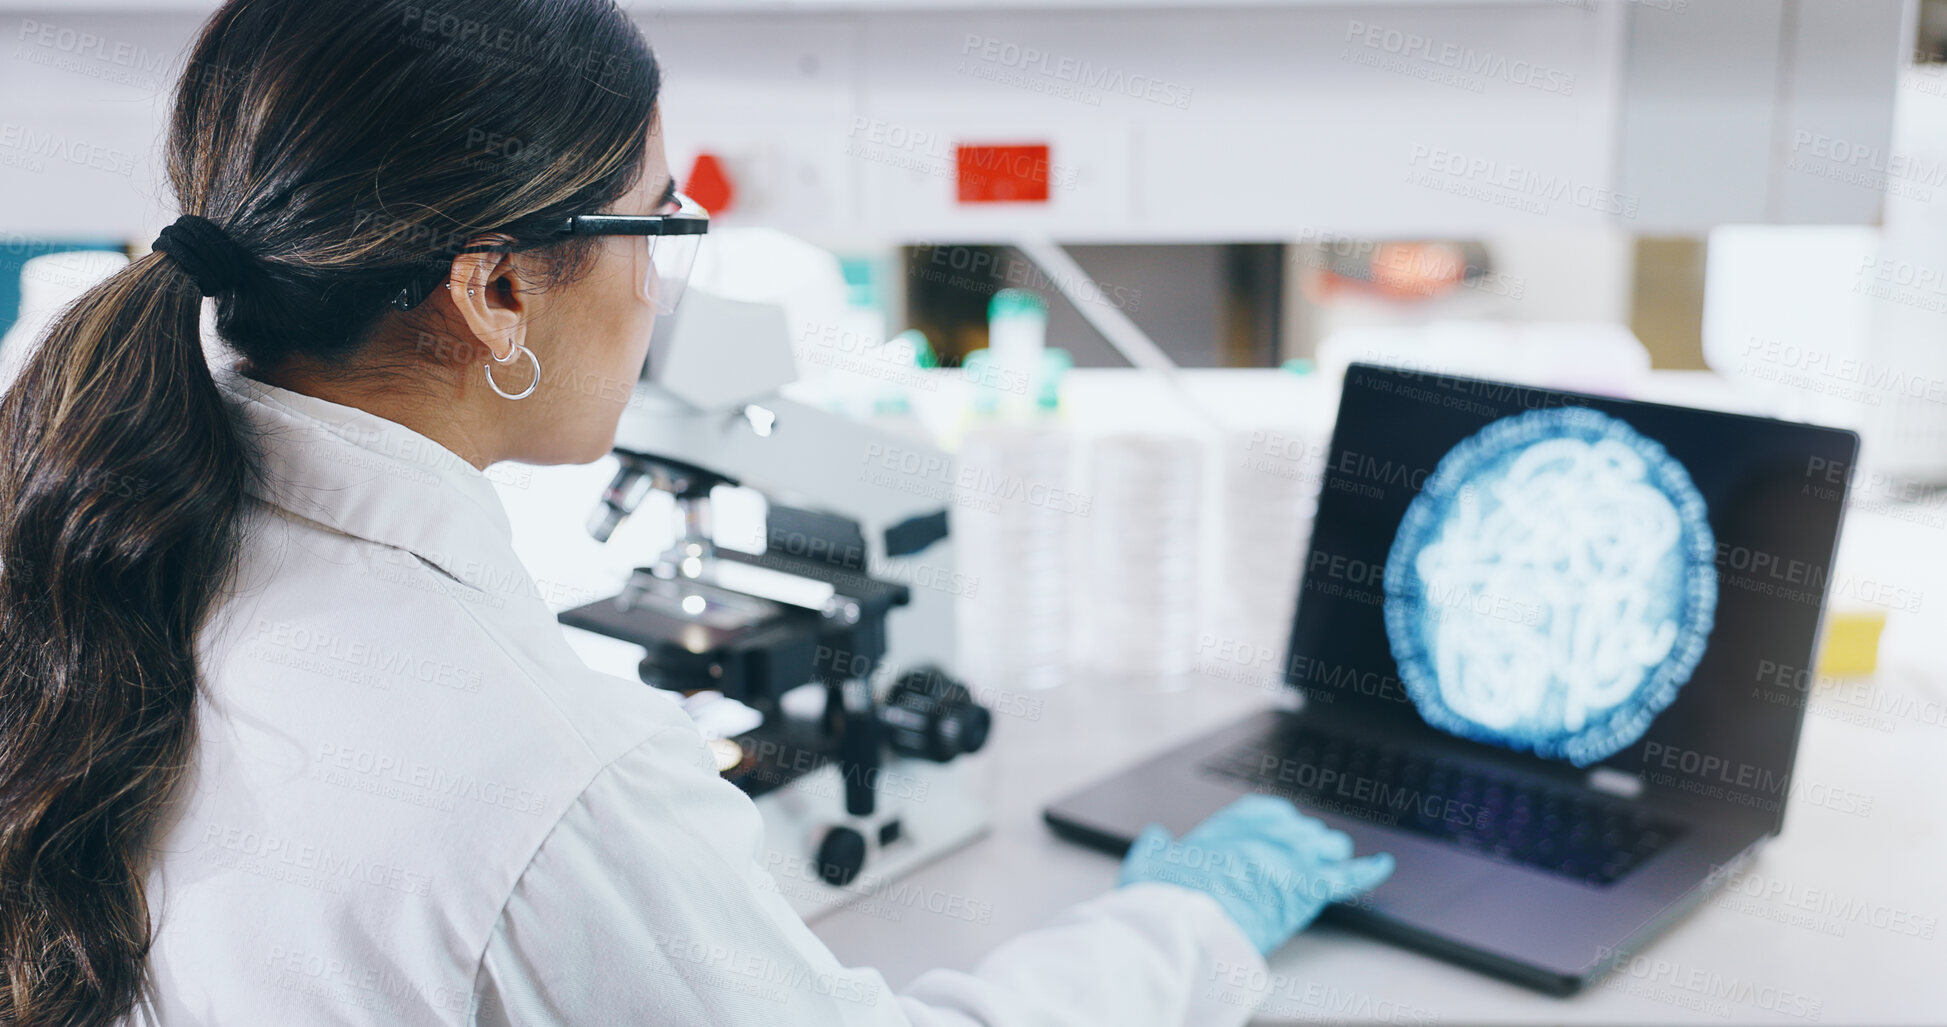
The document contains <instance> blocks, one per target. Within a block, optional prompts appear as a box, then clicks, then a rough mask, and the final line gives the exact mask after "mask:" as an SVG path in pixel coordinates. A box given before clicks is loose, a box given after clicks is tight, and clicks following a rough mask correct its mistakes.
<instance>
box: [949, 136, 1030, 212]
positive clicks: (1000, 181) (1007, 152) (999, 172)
mask: <svg viewBox="0 0 1947 1027" xmlns="http://www.w3.org/2000/svg"><path fill="white" fill-rule="evenodd" d="M957 163H958V165H959V171H960V202H961V203H1047V202H1048V176H1049V174H1050V169H1049V166H1048V144H1046V143H1039V144H1036V145H1033V146H966V145H962V146H960V147H959V160H958V162H957Z"/></svg>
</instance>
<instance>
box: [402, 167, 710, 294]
mask: <svg viewBox="0 0 1947 1027" xmlns="http://www.w3.org/2000/svg"><path fill="white" fill-rule="evenodd" d="M673 198H674V199H675V201H676V204H677V210H676V212H675V213H673V214H643V215H636V214H581V215H577V216H575V217H571V218H569V219H568V220H566V221H564V222H562V223H561V227H560V228H558V229H556V231H557V232H558V233H559V234H561V235H583V236H593V235H633V236H640V237H641V238H642V249H641V250H640V251H639V256H638V263H639V265H640V267H641V273H640V274H639V275H638V276H637V281H636V295H637V296H638V297H640V298H641V300H642V301H643V302H644V303H648V304H651V305H652V306H654V307H655V308H656V312H657V313H659V314H673V313H675V312H676V304H677V303H678V302H680V301H681V300H682V298H683V292H684V290H685V289H687V288H688V287H689V281H690V269H691V268H692V267H693V266H695V264H696V248H697V244H698V243H700V242H702V240H703V236H704V235H705V234H707V233H708V232H709V231H710V213H709V211H706V210H704V209H703V207H702V205H701V204H699V203H697V202H696V201H695V200H692V199H690V198H689V197H687V196H685V195H683V194H682V193H675V194H673ZM460 252H462V253H492V252H506V251H502V250H498V249H496V248H494V247H485V246H483V247H479V248H477V249H466V250H462V251H460ZM439 278H440V280H444V274H441V275H440V276H439ZM437 285H438V282H436V281H433V280H431V277H430V276H429V277H428V278H427V279H424V280H415V281H412V282H408V283H407V284H406V287H405V288H403V289H401V290H399V294H398V296H396V297H395V298H394V299H393V300H392V305H393V306H395V307H397V308H399V309H400V310H411V309H412V308H414V307H416V306H418V305H419V304H420V303H421V302H423V301H424V300H425V298H426V297H427V296H428V295H430V294H431V292H432V290H433V289H434V288H436V287H437Z"/></svg>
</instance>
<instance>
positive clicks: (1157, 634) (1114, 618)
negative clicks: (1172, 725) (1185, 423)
mask: <svg viewBox="0 0 1947 1027" xmlns="http://www.w3.org/2000/svg"><path fill="white" fill-rule="evenodd" d="M1204 448H1205V447H1204V444H1203V443H1202V442H1200V441H1197V440H1195V439H1192V438H1188V437H1185V436H1180V435H1160V434H1122V435H1108V436H1104V437H1102V438H1100V439H1098V440H1097V441H1096V443H1095V445H1094V447H1093V449H1092V451H1091V455H1092V464H1093V472H1092V474H1091V476H1090V483H1091V491H1092V496H1091V500H1092V502H1091V513H1090V516H1089V517H1088V526H1087V539H1088V540H1087V545H1086V552H1087V566H1088V573H1089V578H1088V589H1087V592H1086V596H1085V599H1084V602H1083V618H1084V621H1085V624H1086V634H1085V637H1084V640H1083V641H1084V647H1085V650H1086V652H1087V654H1088V663H1089V666H1090V667H1091V668H1093V669H1094V670H1096V671H1098V672H1100V673H1102V674H1105V675H1108V676H1110V677H1119V678H1126V679H1129V682H1130V683H1131V684H1132V685H1134V686H1135V687H1138V688H1150V689H1158V690H1167V689H1172V688H1180V687H1187V685H1188V680H1187V675H1188V673H1189V672H1190V670H1191V669H1192V668H1193V665H1194V663H1195V659H1196V640H1197V629H1198V622H1199V615H1200V612H1201V609H1200V608H1201V602H1200V600H1201V589H1200V588H1199V584H1200V573H1199V568H1200V563H1199V560H1198V555H1199V550H1200V549H1201V547H1202V543H1203V539H1202V536H1201V534H1200V528H1201V526H1202V512H1203V501H1204V494H1205V493H1204V484H1203V472H1204Z"/></svg>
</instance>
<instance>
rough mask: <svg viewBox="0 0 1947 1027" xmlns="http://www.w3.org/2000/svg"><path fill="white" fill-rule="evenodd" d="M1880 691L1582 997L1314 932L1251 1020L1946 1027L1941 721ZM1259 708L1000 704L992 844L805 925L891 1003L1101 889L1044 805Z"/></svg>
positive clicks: (1322, 928) (1223, 698) (1237, 690)
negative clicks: (1744, 851)
mask: <svg viewBox="0 0 1947 1027" xmlns="http://www.w3.org/2000/svg"><path fill="white" fill-rule="evenodd" d="M1885 677H1888V675H1882V678H1885ZM1874 688H1875V689H1876V690H1877V692H1878V693H1880V695H1881V697H1880V698H1879V699H1877V700H1875V701H1874V704H1873V705H1874V706H1875V707H1877V708H1880V709H1882V710H1884V711H1885V712H1881V713H1878V714H1867V715H1864V716H1859V715H1856V714H1859V713H1860V711H1859V710H1858V709H1857V708H1856V706H1855V705H1854V704H1853V703H1851V702H1846V701H1838V700H1833V701H1822V700H1821V699H1819V698H1818V697H1817V695H1815V696H1814V698H1813V701H1812V704H1811V711H1810V713H1809V714H1808V715H1807V717H1806V722H1805V729H1804V735H1803V738H1802V739H1801V744H1800V760H1799V765H1798V773H1797V775H1796V777H1795V782H1794V785H1793V787H1792V789H1791V795H1790V797H1789V799H1788V801H1787V807H1786V818H1785V819H1786V823H1785V830H1784V833H1783V834H1782V835H1781V836H1780V837H1778V838H1776V839H1773V840H1772V842H1771V843H1770V844H1769V845H1768V846H1767V847H1766V848H1765V849H1764V850H1763V851H1762V852H1761V854H1760V855H1759V856H1758V857H1757V859H1756V860H1755V861H1754V863H1753V864H1752V865H1751V866H1750V867H1749V868H1748V869H1746V870H1744V871H1741V872H1740V873H1738V874H1737V875H1734V876H1732V877H1730V878H1729V880H1728V881H1727V883H1726V884H1725V885H1724V886H1723V887H1722V888H1720V889H1719V890H1718V891H1716V892H1715V893H1714V894H1713V895H1712V897H1711V898H1709V899H1707V900H1706V901H1705V902H1704V903H1703V904H1702V905H1701V906H1700V907H1699V908H1698V909H1697V910H1695V911H1694V912H1693V913H1691V914H1690V915H1688V916H1687V917H1686V918H1684V919H1683V920H1682V921H1680V922H1679V923H1678V924H1677V925H1676V926H1675V927H1674V928H1672V929H1671V930H1670V931H1669V932H1668V933H1666V934H1665V935H1663V936H1662V937H1660V938H1658V939H1657V940H1655V941H1653V942H1651V943H1650V945H1649V946H1647V947H1646V948H1645V949H1643V950H1642V952H1640V953H1639V954H1638V955H1637V956H1636V957H1635V958H1633V959H1632V960H1630V961H1629V962H1628V963H1627V964H1625V965H1623V966H1621V967H1619V968H1618V969H1617V970H1616V971H1614V972H1613V973H1611V974H1610V975H1609V976H1608V977H1606V978H1604V979H1602V980H1601V981H1599V982H1598V983H1596V984H1594V985H1592V986H1591V987H1589V988H1587V989H1585V990H1584V991H1583V992H1582V993H1581V994H1579V995H1576V996H1574V997H1571V998H1566V999H1562V998H1554V997H1550V996H1546V995H1542V994H1539V993H1536V992H1532V991H1529V990H1526V989H1524V988H1521V987H1518V986H1516V985H1512V984H1507V983H1504V982H1502V981H1499V980H1496V979H1493V978H1490V977H1486V976H1483V975H1481V974H1478V973H1475V972H1472V971H1469V970H1464V969H1461V968H1459V967H1456V966H1454V965H1451V964H1449V963H1445V962H1441V961H1439V960H1436V959H1433V958H1430V957H1427V956H1423V955H1420V954H1418V953H1414V952H1410V951H1407V950H1404V949H1399V948H1395V947H1393V946H1391V945H1387V944H1384V943H1382V942H1379V941H1376V940H1374V939H1372V938H1369V937H1366V936H1364V935H1361V934H1358V933H1355V932H1352V931H1349V930H1344V929H1340V928H1337V927H1334V926H1331V925H1325V924H1321V925H1315V926H1313V927H1312V928H1311V929H1309V930H1307V931H1305V932H1304V933H1302V934H1300V935H1299V936H1298V937H1297V938H1296V939H1295V940H1294V941H1292V942H1291V943H1290V944H1289V945H1287V946H1286V947H1285V948H1284V949H1282V950H1280V951H1279V952H1278V953H1276V954H1275V955H1274V956H1273V957H1272V959H1271V971H1272V974H1273V975H1274V976H1273V981H1274V987H1273V994H1272V996H1271V998H1270V999H1269V1001H1268V1002H1267V1003H1266V1004H1265V1006H1264V1007H1263V1009H1262V1011H1261V1013H1260V1016H1259V1018H1258V1019H1257V1020H1255V1021H1254V1022H1255V1023H1261V1024H1281V1023H1317V1022H1320V1021H1324V1022H1333V1023H1338V1022H1353V1023H1359V1022H1374V1023H1388V1024H1399V1025H1429V1027H1431V1025H1436V1024H1456V1023H1458V1024H1471V1023H1506V1024H1514V1023H1523V1024H1526V1023H1602V1024H1614V1023H1719V1024H1721V1023H1763V1022H1780V1023H1791V1022H1800V1023H1845V1024H1865V1023H1937V1022H1939V1018H1940V1015H1941V1011H1942V1010H1947V974H1943V973H1942V972H1941V970H1940V967H1941V965H1942V955H1943V952H1947V940H1943V939H1942V938H1941V937H1940V934H1941V932H1940V930H1939V917H1940V916H1941V915H1942V913H1943V911H1947V880H1943V875H1942V874H1941V872H1940V869H1939V868H1941V867H1942V866H1947V858H1943V857H1947V836H1943V834H1942V830H1941V828H1942V821H1943V819H1944V818H1943V816H1942V813H1943V810H1947V803H1943V802H1942V800H1941V799H1940V798H1939V797H1938V794H1937V792H1936V791H1935V789H1936V787H1937V783H1938V782H1940V781H1941V780H1943V775H1942V773H1941V772H1942V770H1943V769H1947V766H1943V764H1944V763H1947V761H1944V760H1943V753H1947V721H1943V720H1941V719H1940V714H1941V712H1942V711H1941V707H1940V706H1939V705H1938V701H1939V697H1938V696H1936V695H1934V694H1933V693H1932V692H1930V691H1927V690H1925V689H1924V688H1922V687H1918V686H1915V687H1904V686H1903V685H1902V683H1901V682H1898V681H1891V680H1880V681H1877V682H1875V683H1874ZM1274 702H1275V697H1273V696H1271V695H1269V694H1267V692H1266V690H1265V689H1264V688H1263V687H1262V686H1259V685H1255V684H1251V683H1247V682H1241V681H1237V680H1231V679H1228V678H1221V677H1200V678H1195V679H1192V682H1191V686H1190V687H1189V688H1188V689H1186V690H1184V691H1180V692H1175V693H1164V694H1144V693H1139V692H1135V691H1132V690H1131V689H1129V688H1127V687H1122V686H1120V685H1119V684H1118V683H1117V682H1115V681H1112V680H1107V679H1102V678H1088V677H1083V678H1080V679H1076V680H1071V681H1070V682H1069V683H1068V684H1066V685H1063V686H1061V687H1058V688H1054V689H1049V690H1046V691H1040V692H1030V693H1021V694H1020V695H1019V696H1014V695H1010V696H1009V703H1008V705H1009V707H1010V711H1009V713H1008V714H1007V715H1004V716H1001V717H997V718H996V721H997V722H996V725H995V731H994V735H993V741H992V743H991V744H990V748H989V751H988V752H987V753H986V754H985V758H984V761H983V762H984V764H985V766H983V767H982V768H981V770H980V773H981V774H982V776H984V777H985V778H986V779H987V780H986V781H985V788H986V790H987V794H988V796H989V797H990V801H991V803H992V814H993V828H992V831H991V832H990V833H989V834H988V835H987V836H986V837H985V838H983V839H981V840H979V841H976V842H974V843H973V844H972V845H970V846H968V847H967V848H965V849H962V850H960V851H958V852H956V853H953V854H951V855H949V856H947V857H945V858H943V859H941V860H939V861H938V862H935V863H934V864H932V865H930V866H928V867H925V868H922V869H921V870H919V871H918V872H916V873H915V874H914V875H912V876H911V877H909V878H908V879H907V880H906V881H905V882H903V885H904V887H901V888H898V889H896V891H897V898H896V900H895V901H873V900H867V901H865V902H862V903H860V904H857V905H855V906H853V907H850V908H847V909H844V910H841V911H838V912H835V913H832V914H830V915H828V916H826V917H824V918H823V919H821V920H819V921H818V922H817V923H815V924H814V928H815V929H816V931H817V932H818V934H819V935H820V936H821V937H823V938H824V939H825V941H826V942H827V943H828V944H829V945H830V946H831V947H832V949H833V950H834V951H835V952H836V953H837V955H838V956H839V958H840V959H841V960H843V961H844V962H846V963H848V964H850V965H855V966H857V965H863V966H873V967H876V968H878V969H879V970H880V971H881V972H883V973H884V974H885V976H886V978H887V980H888V981H889V982H890V983H891V984H892V985H893V986H894V987H896V988H897V987H902V986H903V985H905V984H906V983H907V982H909V981H911V980H912V979H913V978H915V977H917V976H918V975H919V974H921V973H923V972H925V971H926V970H929V969H932V968H933V967H936V966H940V967H949V968H956V969H971V968H972V967H973V966H974V965H975V964H976V963H977V962H978V961H979V959H980V957H981V956H983V955H984V954H985V953H986V952H988V951H989V950H991V949H992V948H993V947H994V946H996V945H998V944H999V943H1001V942H1002V941H1005V940H1006V939H1008V938H1009V937H1012V936H1014V935H1016V934H1018V933H1020V932H1022V931H1026V930H1030V929H1032V928H1034V927H1036V926H1038V925H1041V924H1043V923H1045V922H1046V921H1048V920H1049V919H1050V918H1051V917H1052V916H1053V915H1054V914H1055V913H1057V912H1058V911H1060V910H1061V909H1063V908H1065V907H1067V906H1069V905H1071V904H1073V903H1076V902H1080V901H1082V900H1084V899H1087V898H1089V897H1090V896H1093V895H1096V894H1099V893H1101V892H1103V891H1106V890H1107V889H1109V888H1111V887H1113V886H1114V884H1115V877H1116V870H1117V862H1116V860H1114V859H1112V858H1110V857H1108V856H1105V855H1103V854H1101V853H1097V852H1094V851H1091V850H1087V849H1083V848H1081V847H1079V846H1076V845H1073V844H1071V843H1068V842H1064V841H1062V840H1060V839H1058V838H1056V837H1055V836H1054V835H1053V834H1052V833H1051V832H1050V831H1049V830H1048V828H1047V827H1046V826H1045V825H1044V824H1043V823H1042V820H1041V810H1042V808H1043V807H1044V806H1046V805H1047V804H1048V803H1049V802H1050V801H1052V800H1054V799H1056V798H1058V797H1060V796H1062V795H1063V794H1065V793H1067V792H1069V791H1071V790H1073V789H1075V788H1077V787H1079V786H1081V785H1084V784H1086V783H1088V782H1091V781H1093V780H1096V779H1098V778H1100V777H1102V776H1104V775H1105V773H1110V772H1113V771H1114V770H1115V769H1117V768H1120V767H1122V766H1125V765H1127V764H1129V763H1131V762H1133V761H1135V760H1136V759H1138V758H1139V757H1142V756H1145V755H1147V754H1150V753H1153V752H1157V751H1160V750H1163V749H1166V748H1169V747H1170V746H1172V745H1174V744H1176V743H1179V742H1182V741H1187V740H1189V739H1191V738H1193V737H1195V736H1197V735H1198V734H1201V733H1203V732H1206V731H1208V730H1211V729H1214V728H1216V727H1218V726H1220V725H1222V724H1223V723H1225V722H1227V721H1229V720H1231V719H1233V718H1235V717H1237V716H1239V715H1241V714H1243V713H1246V712H1248V711H1250V710H1253V709H1256V708H1260V707H1263V706H1267V705H1271V704H1273V703H1274ZM1930 702H1932V703H1935V705H1934V706H1933V710H1934V718H1933V720H1932V721H1931V722H1929V721H1928V719H1927V717H1926V714H1925V713H1924V710H1925V708H1926V704H1927V703H1930ZM1901 711H1905V712H1901Z"/></svg>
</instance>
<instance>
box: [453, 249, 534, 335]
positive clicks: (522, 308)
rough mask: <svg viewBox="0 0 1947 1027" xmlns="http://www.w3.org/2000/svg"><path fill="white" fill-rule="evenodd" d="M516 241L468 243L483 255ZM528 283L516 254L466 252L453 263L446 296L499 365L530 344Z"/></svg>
mask: <svg viewBox="0 0 1947 1027" xmlns="http://www.w3.org/2000/svg"><path fill="white" fill-rule="evenodd" d="M512 241H513V240H512V239H510V238H508V237H507V236H504V235H482V236H476V237H474V238H472V239H469V240H467V245H466V249H467V250H469V251H471V250H484V249H487V248H489V247H495V246H506V245H509V244H510V243H512ZM527 284H528V283H527V282H526V281H525V279H524V276H523V274H522V269H521V266H520V264H519V263H518V262H516V261H515V260H514V254H512V253H507V252H486V253H476V252H467V253H462V254H460V255H459V256H457V257H455V258H453V273H452V275H451V276H449V277H448V278H447V295H448V297H449V298H450V299H451V300H452V301H453V307H454V309H455V310H457V311H459V314H460V318H461V319H462V320H464V321H465V322H466V326H467V328H468V329H469V330H471V331H472V333H473V335H474V337H475V338H477V339H479V340H480V342H481V344H482V345H484V346H486V347H487V350H488V351H489V352H490V353H492V354H493V357H494V359H496V360H499V361H503V362H504V361H507V360H509V359H511V358H512V357H513V355H514V353H515V352H516V351H518V350H519V349H520V348H521V347H522V346H524V345H526V344H527V319H528V315H529V314H530V313H531V311H530V310H529V309H528V307H529V304H528V300H527V295H528V290H527Z"/></svg>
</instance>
